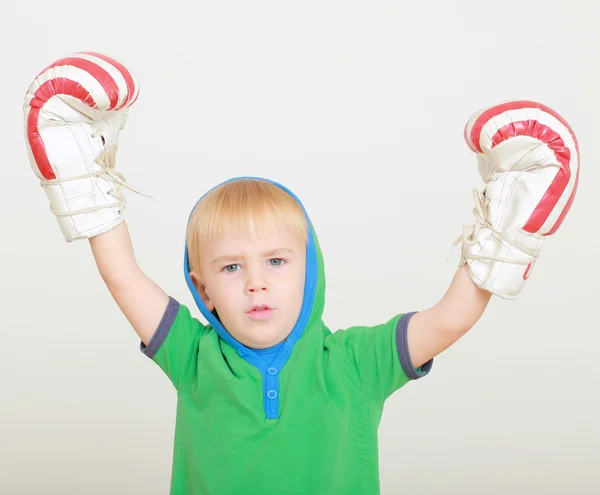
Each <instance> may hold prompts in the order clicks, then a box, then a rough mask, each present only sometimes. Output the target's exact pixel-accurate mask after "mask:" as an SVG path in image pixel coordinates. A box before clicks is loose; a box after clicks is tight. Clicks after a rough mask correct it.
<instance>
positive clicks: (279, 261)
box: [269, 258, 285, 266]
mask: <svg viewBox="0 0 600 495" xmlns="http://www.w3.org/2000/svg"><path fill="white" fill-rule="evenodd" d="M269 261H275V262H278V263H275V265H274V266H281V265H282V264H283V263H285V261H283V260H282V259H281V258H272V259H270V260H269Z"/></svg>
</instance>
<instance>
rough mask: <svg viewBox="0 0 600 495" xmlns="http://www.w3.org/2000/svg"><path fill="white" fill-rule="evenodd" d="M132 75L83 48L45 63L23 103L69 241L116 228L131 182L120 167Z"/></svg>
mask: <svg viewBox="0 0 600 495" xmlns="http://www.w3.org/2000/svg"><path fill="white" fill-rule="evenodd" d="M138 92H139V85H138V82H137V79H136V77H135V76H134V74H133V73H132V72H131V71H130V70H129V69H127V68H126V67H124V66H123V65H122V64H120V63H119V62H117V61H116V60H114V59H112V58H110V57H107V56H105V55H102V54H99V53H94V52H79V53H75V54H73V55H71V56H69V57H66V58H63V59H60V60H58V61H57V62H54V63H53V64H51V65H49V66H48V67H46V68H45V69H44V70H43V71H42V72H40V73H39V75H38V76H37V77H36V78H35V80H34V81H33V83H32V84H31V86H30V87H29V90H28V91H27V94H26V96H25V102H24V114H25V122H24V124H25V130H26V144H27V152H28V155H29V160H30V163H31V166H32V168H33V171H34V173H35V174H36V175H37V177H38V178H39V179H40V183H41V186H42V187H43V188H44V190H45V192H46V194H47V196H48V199H49V201H50V209H51V211H52V212H53V213H54V215H55V216H56V218H57V221H58V224H59V226H60V229H61V231H62V233H63V235H64V237H65V239H66V241H67V242H71V241H74V240H77V239H87V238H90V237H93V236H95V235H98V234H101V233H103V232H107V231H109V230H111V229H113V228H114V227H116V226H117V225H118V224H119V223H121V221H122V220H123V218H124V209H125V198H124V195H123V191H121V186H124V187H127V188H129V189H132V190H134V191H135V192H138V191H136V190H135V189H133V188H132V187H130V186H128V185H127V184H126V182H125V178H124V177H123V175H122V174H120V173H119V172H117V171H116V170H115V154H116V151H117V147H118V139H119V133H120V131H121V130H122V129H123V127H124V126H125V123H126V121H127V115H128V111H129V109H130V107H131V105H133V103H134V102H135V101H136V99H137V97H138Z"/></svg>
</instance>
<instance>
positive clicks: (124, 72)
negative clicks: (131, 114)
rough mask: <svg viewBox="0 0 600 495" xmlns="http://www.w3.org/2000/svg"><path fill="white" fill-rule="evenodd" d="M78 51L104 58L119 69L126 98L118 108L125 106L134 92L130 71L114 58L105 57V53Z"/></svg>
mask: <svg viewBox="0 0 600 495" xmlns="http://www.w3.org/2000/svg"><path fill="white" fill-rule="evenodd" d="M80 53H84V54H86V55H93V56H94V57H98V58H100V59H102V60H104V61H105V62H108V63H109V64H112V65H113V66H115V67H116V68H117V69H118V70H119V72H120V73H121V75H122V76H123V79H125V83H126V84H127V99H126V100H125V101H124V102H123V104H122V105H121V107H120V108H123V107H125V106H127V105H128V104H129V103H130V102H131V99H132V98H133V95H134V93H135V82H134V81H133V77H131V73H130V72H129V70H127V69H126V68H125V66H124V65H123V64H121V63H119V62H117V61H116V60H114V59H112V58H110V57H107V56H106V55H102V54H101V53H96V52H80Z"/></svg>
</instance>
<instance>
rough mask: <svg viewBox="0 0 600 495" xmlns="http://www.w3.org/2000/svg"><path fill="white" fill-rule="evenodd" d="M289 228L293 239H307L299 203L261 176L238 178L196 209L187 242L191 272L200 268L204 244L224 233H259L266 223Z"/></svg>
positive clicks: (219, 189) (210, 196) (210, 193)
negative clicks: (256, 177) (259, 177)
mask: <svg viewBox="0 0 600 495" xmlns="http://www.w3.org/2000/svg"><path fill="white" fill-rule="evenodd" d="M273 221H275V225H276V226H277V227H278V228H287V229H288V230H289V232H290V233H291V235H292V236H294V238H296V239H298V240H299V241H300V242H302V243H303V244H306V242H307V235H308V232H307V231H308V229H307V223H306V218H305V216H304V211H303V210H302V207H301V206H300V204H299V203H298V202H297V201H296V200H295V199H294V198H293V197H292V196H291V195H290V194H288V193H287V192H286V191H285V190H283V189H282V188H281V187H279V186H277V185H275V184H272V183H270V182H267V181H265V180H260V179H250V178H244V179H237V180H233V181H229V182H226V183H224V184H221V185H220V186H218V187H216V188H215V189H213V190H212V191H210V192H209V193H208V194H207V195H206V196H204V197H203V198H202V199H201V200H200V201H199V202H198V204H197V205H196V207H195V208H194V211H193V212H192V215H191V216H190V220H189V222H188V228H187V234H186V245H187V248H188V257H189V267H190V271H195V272H199V271H200V251H201V247H202V246H203V245H205V243H209V242H211V241H213V240H214V239H218V238H219V237H220V236H222V235H223V234H224V233H225V232H227V233H232V232H233V233H235V234H238V235H248V234H250V233H256V234H259V233H260V231H262V230H263V229H264V228H265V227H266V226H267V225H273V223H272V222H273Z"/></svg>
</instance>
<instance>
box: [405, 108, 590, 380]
mask: <svg viewBox="0 0 600 495" xmlns="http://www.w3.org/2000/svg"><path fill="white" fill-rule="evenodd" d="M464 137H465V139H466V141H467V145H468V146H469V148H470V149H471V150H472V151H473V152H474V153H475V154H476V156H477V164H478V169H479V173H480V175H481V178H482V179H483V181H484V183H485V187H484V189H483V191H482V192H479V191H477V190H474V191H473V199H474V201H475V208H474V209H473V213H474V214H475V223H474V225H472V226H466V227H465V229H464V231H463V235H462V236H461V238H459V239H458V240H457V241H456V242H455V244H456V243H458V241H462V252H461V260H460V264H459V269H458V271H457V272H456V274H455V275H454V278H453V280H452V282H451V284H450V287H449V288H448V290H447V292H446V294H445V295H444V297H443V298H442V299H441V300H440V302H439V303H437V304H436V305H435V306H433V307H431V308H429V309H426V310H425V311H422V312H417V313H415V314H414V315H413V316H412V318H411V319H410V321H409V323H408V327H407V329H406V332H407V335H406V340H407V345H408V351H409V353H410V357H411V361H412V364H413V365H414V367H415V368H418V367H419V366H422V365H423V364H424V363H427V362H428V361H429V360H431V359H432V358H433V357H435V356H436V355H438V354H439V353H440V352H442V351H443V350H444V349H446V348H447V347H449V346H450V345H452V344H453V343H454V342H456V341H457V340H458V339H459V338H460V337H461V336H463V335H464V334H465V333H466V332H468V331H469V329H471V328H472V327H473V326H474V325H475V323H476V322H477V321H478V320H479V318H480V317H481V315H482V314H483V311H484V310H485V308H486V306H487V304H488V302H489V300H490V298H491V296H492V295H497V296H499V297H501V298H503V299H517V298H518V297H519V295H520V293H521V291H522V289H523V286H524V285H525V283H526V281H527V279H528V278H529V277H530V276H531V271H532V269H533V267H534V265H535V263H536V261H537V259H538V257H539V254H540V251H541V249H542V246H543V244H544V242H545V240H546V238H547V237H549V236H551V235H553V234H554V233H555V232H556V231H557V230H558V228H559V227H560V225H561V223H562V222H563V220H564V219H565V217H566V215H567V212H568V211H569V209H570V207H571V204H572V203H573V200H574V198H575V193H576V191H577V184H578V181H579V145H578V143H577V138H576V137H575V133H574V132H573V129H572V128H571V127H570V126H569V124H568V123H567V121H566V120H565V119H564V118H563V117H562V116H561V115H559V114H558V113H557V112H556V111H554V110H552V109H551V108H549V107H547V106H546V105H543V104H541V103H536V102H533V101H527V100H517V101H509V102H504V103H500V104H497V105H492V106H491V107H488V108H484V109H481V110H480V111H478V112H475V113H474V114H473V115H472V116H471V118H470V119H469V120H468V122H467V124H466V126H465V129H464Z"/></svg>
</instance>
